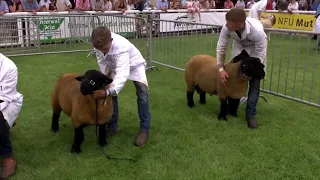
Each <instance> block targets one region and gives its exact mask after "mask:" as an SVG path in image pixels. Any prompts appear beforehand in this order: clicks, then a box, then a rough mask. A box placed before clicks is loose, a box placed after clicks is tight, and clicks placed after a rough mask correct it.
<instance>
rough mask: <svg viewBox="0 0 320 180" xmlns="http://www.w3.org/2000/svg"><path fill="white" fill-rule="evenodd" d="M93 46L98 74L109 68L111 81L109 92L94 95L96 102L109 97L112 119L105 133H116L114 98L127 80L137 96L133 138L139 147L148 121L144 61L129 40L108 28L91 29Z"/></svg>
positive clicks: (143, 139) (146, 129) (116, 115)
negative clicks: (137, 125)
mask: <svg viewBox="0 0 320 180" xmlns="http://www.w3.org/2000/svg"><path fill="white" fill-rule="evenodd" d="M92 43H93V47H94V50H95V52H96V56H97V60H98V65H99V68H100V70H101V72H102V73H104V74H105V73H106V69H108V71H111V78H112V79H113V82H112V84H111V87H110V88H109V89H107V90H106V91H103V90H98V91H95V92H94V94H93V95H94V97H95V98H96V99H99V98H104V97H105V96H112V100H113V106H114V112H113V115H112V120H111V122H110V123H109V124H108V134H109V136H111V135H114V134H116V133H118V130H117V128H118V98H117V95H118V94H119V93H120V91H121V90H122V88H123V86H124V84H125V83H126V81H127V80H128V79H129V80H132V81H133V83H134V85H135V88H136V95H137V97H138V99H137V104H138V114H139V117H140V131H139V132H138V134H137V136H136V138H135V141H134V144H135V145H136V146H142V145H144V144H145V143H146V141H147V138H148V132H149V129H150V121H151V115H150V112H149V97H148V81H147V76H146V64H147V63H146V60H145V59H144V58H143V56H142V55H141V53H140V51H139V50H138V49H137V48H136V47H135V46H134V45H133V44H132V43H131V42H130V41H128V40H127V39H126V38H124V37H122V36H120V35H118V34H115V33H113V32H110V30H109V29H108V28H107V27H97V28H96V29H94V30H93V32H92ZM109 73H110V72H109ZM109 73H108V74H109Z"/></svg>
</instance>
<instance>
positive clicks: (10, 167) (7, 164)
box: [1, 157, 16, 179]
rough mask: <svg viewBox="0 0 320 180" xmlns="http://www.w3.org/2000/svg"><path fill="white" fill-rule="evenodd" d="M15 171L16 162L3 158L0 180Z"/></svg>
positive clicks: (10, 158)
mask: <svg viewBox="0 0 320 180" xmlns="http://www.w3.org/2000/svg"><path fill="white" fill-rule="evenodd" d="M15 170H16V160H15V159H14V158H13V157H9V158H4V159H3V160H2V172H1V179H7V178H8V177H9V176H11V175H12V174H13V173H14V172H15Z"/></svg>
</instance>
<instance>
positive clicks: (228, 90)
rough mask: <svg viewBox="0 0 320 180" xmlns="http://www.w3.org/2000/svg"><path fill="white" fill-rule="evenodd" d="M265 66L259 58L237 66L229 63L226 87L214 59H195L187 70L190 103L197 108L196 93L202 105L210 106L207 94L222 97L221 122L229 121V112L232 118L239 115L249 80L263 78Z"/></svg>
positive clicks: (199, 56)
mask: <svg viewBox="0 0 320 180" xmlns="http://www.w3.org/2000/svg"><path fill="white" fill-rule="evenodd" d="M263 68H264V65H263V64H262V63H261V62H260V59H259V58H254V57H246V58H244V59H243V60H241V61H238V62H237V63H232V62H229V63H227V64H225V71H226V72H227V73H228V75H229V78H228V79H227V84H226V86H222V85H221V84H220V79H219V68H218V65H217V61H216V59H215V58H214V57H212V56H209V55H204V54H199V55H195V56H193V57H191V58H190V59H189V61H188V62H187V63H186V67H185V82H186V85H187V94H186V95H187V101H188V106H189V107H190V108H192V107H194V106H195V105H194V101H193V94H194V91H195V90H196V91H197V93H198V94H199V95H200V100H199V103H200V104H205V103H206V93H208V94H210V95H218V97H219V100H220V112H219V114H218V119H219V120H227V118H226V115H227V109H228V112H229V114H230V115H232V116H237V110H238V107H239V100H240V98H241V97H243V96H244V95H245V94H246V92H247V88H248V80H244V78H243V74H244V75H246V76H247V77H252V78H258V79H263V78H264V76H265V72H264V69H263Z"/></svg>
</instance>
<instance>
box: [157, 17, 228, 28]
mask: <svg viewBox="0 0 320 180" xmlns="http://www.w3.org/2000/svg"><path fill="white" fill-rule="evenodd" d="M225 14H226V12H202V13H200V15H201V21H200V19H199V17H198V14H196V15H195V18H191V17H190V15H188V13H161V14H160V19H161V20H173V21H180V22H179V23H178V22H177V23H173V22H165V21H162V22H160V32H172V31H186V30H195V29H207V28H209V27H208V26H205V25H203V26H201V25H193V24H192V22H196V23H204V24H212V25H213V26H214V25H216V26H222V25H223V24H224V23H225Z"/></svg>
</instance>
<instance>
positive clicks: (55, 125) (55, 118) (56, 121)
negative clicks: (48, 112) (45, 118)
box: [51, 112, 60, 132]
mask: <svg viewBox="0 0 320 180" xmlns="http://www.w3.org/2000/svg"><path fill="white" fill-rule="evenodd" d="M59 118H60V112H59V113H56V112H55V113H53V114H52V122H51V131H52V132H58V130H59Z"/></svg>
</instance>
